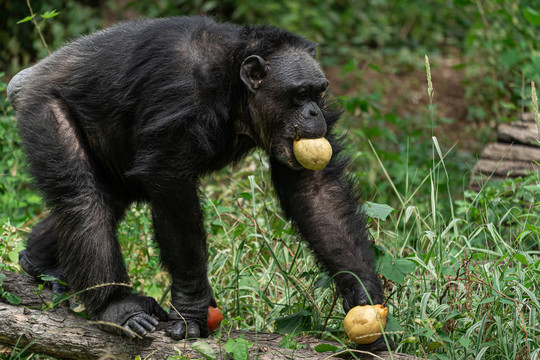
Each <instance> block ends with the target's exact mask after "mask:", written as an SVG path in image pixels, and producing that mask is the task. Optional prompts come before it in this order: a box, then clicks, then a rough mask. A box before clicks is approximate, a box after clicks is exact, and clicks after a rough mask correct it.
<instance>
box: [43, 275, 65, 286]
mask: <svg viewBox="0 0 540 360" xmlns="http://www.w3.org/2000/svg"><path fill="white" fill-rule="evenodd" d="M39 278H40V279H41V280H43V281H45V282H53V281H56V282H57V283H59V284H60V285H67V283H65V282H64V281H62V280H60V279H58V278H56V277H54V276H52V275H39Z"/></svg>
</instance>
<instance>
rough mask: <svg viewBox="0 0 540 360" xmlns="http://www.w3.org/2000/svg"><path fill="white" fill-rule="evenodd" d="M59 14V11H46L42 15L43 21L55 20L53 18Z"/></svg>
mask: <svg viewBox="0 0 540 360" xmlns="http://www.w3.org/2000/svg"><path fill="white" fill-rule="evenodd" d="M58 14H60V13H59V12H58V11H56V10H50V11H46V12H44V13H43V14H41V17H42V18H43V19H50V18H53V17H55V16H57V15H58Z"/></svg>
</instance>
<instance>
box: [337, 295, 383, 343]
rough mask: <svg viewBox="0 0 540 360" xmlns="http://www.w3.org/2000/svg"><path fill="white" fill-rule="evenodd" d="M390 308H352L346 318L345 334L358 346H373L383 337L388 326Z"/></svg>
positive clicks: (374, 306)
mask: <svg viewBox="0 0 540 360" xmlns="http://www.w3.org/2000/svg"><path fill="white" fill-rule="evenodd" d="M387 315H388V308H387V307H384V306H382V305H379V304H377V305H365V306H356V307H354V308H352V309H351V310H350V311H349V312H348V313H347V316H345V320H344V321H343V328H344V329H345V333H346V334H347V336H348V337H349V339H351V340H352V341H354V342H355V343H357V344H371V343H373V342H375V341H377V339H378V338H380V337H381V335H382V329H384V327H385V326H386V316H387Z"/></svg>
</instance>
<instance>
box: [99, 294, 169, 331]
mask: <svg viewBox="0 0 540 360" xmlns="http://www.w3.org/2000/svg"><path fill="white" fill-rule="evenodd" d="M156 317H157V318H156ZM96 318H97V320H100V321H103V322H106V323H110V324H103V323H102V324H100V327H101V328H102V329H103V330H106V331H108V332H111V333H115V334H124V335H127V336H129V337H135V334H137V335H140V336H145V335H146V334H147V333H148V332H152V331H154V330H155V329H156V326H157V325H158V324H159V320H161V321H168V320H169V314H167V312H166V311H165V310H163V309H162V308H161V306H159V304H158V303H157V301H156V300H155V299H154V298H152V297H147V296H139V295H129V296H127V297H126V298H123V299H121V300H116V301H113V302H111V303H110V304H109V305H108V306H107V308H105V310H103V311H102V312H101V313H100V314H99V315H98V316H96ZM158 319H159V320H158Z"/></svg>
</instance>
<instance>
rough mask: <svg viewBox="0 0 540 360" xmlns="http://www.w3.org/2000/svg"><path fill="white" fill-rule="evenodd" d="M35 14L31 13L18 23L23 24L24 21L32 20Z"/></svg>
mask: <svg viewBox="0 0 540 360" xmlns="http://www.w3.org/2000/svg"><path fill="white" fill-rule="evenodd" d="M34 16H35V15H29V16H27V17H25V18H24V19H22V20H19V21H17V24H22V23H25V22H28V21H30V20H32V19H33V18H34Z"/></svg>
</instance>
